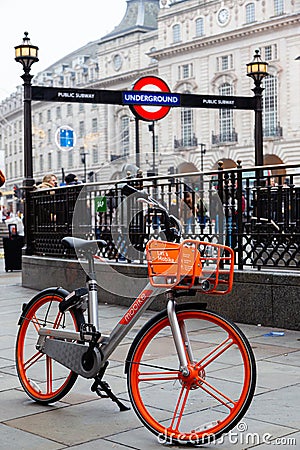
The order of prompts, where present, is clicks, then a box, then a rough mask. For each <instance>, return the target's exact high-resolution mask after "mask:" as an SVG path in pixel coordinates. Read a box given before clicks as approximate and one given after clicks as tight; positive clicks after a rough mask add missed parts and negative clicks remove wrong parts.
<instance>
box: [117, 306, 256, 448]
mask: <svg viewBox="0 0 300 450" xmlns="http://www.w3.org/2000/svg"><path fill="white" fill-rule="evenodd" d="M176 311H177V318H178V321H179V325H180V328H181V333H182V335H183V342H184V344H185V348H186V355H187V358H188V366H189V376H183V375H182V372H181V371H180V370H179V363H178V357H177V352H176V349H175V345H174V340H173V337H172V334H171V329H170V326H169V320H168V318H167V315H166V312H165V311H163V312H161V313H159V314H157V315H156V316H155V317H154V318H153V319H151V320H150V321H149V322H148V323H147V324H145V326H144V327H143V328H142V329H141V330H140V332H139V334H138V335H137V336H136V338H135V340H134V342H133V344H132V347H131V349H130V351H129V354H128V358H127V362H126V363H127V383H128V392H129V395H130V399H131V402H132V405H133V407H134V409H135V412H136V413H137V415H138V417H139V418H140V420H141V421H142V422H143V423H144V425H145V426H146V427H147V428H148V429H149V430H150V431H151V432H153V433H154V434H156V435H157V436H158V437H159V440H160V441H161V442H168V443H175V444H180V443H182V444H183V443H184V444H187V443H189V444H193V445H197V444H204V443H208V442H212V441H214V440H215V439H218V438H219V437H220V436H221V435H222V434H223V433H225V432H228V431H229V430H231V429H232V428H233V427H234V426H235V425H236V424H237V423H238V422H239V421H240V419H241V418H242V417H243V415H244V414H245V412H246V411H247V409H248V407H249V405H250V403H251V400H252V397H253V395H254V389H255V382H256V367H255V359H254V355H253V352H252V350H251V347H250V344H249V343H248V341H247V339H246V337H245V336H244V334H243V333H242V332H241V330H240V329H239V328H238V327H237V326H236V325H235V324H233V323H232V322H230V321H229V320H227V319H225V318H224V317H222V316H220V315H219V314H217V313H214V312H211V311H206V310H203V309H201V307H200V306H197V304H195V303H194V304H192V303H191V304H186V305H179V306H177V307H176ZM184 333H185V334H184Z"/></svg>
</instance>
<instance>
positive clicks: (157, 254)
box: [146, 239, 234, 294]
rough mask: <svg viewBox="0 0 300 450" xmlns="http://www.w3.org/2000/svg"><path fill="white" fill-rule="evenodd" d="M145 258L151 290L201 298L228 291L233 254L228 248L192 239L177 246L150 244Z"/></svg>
mask: <svg viewBox="0 0 300 450" xmlns="http://www.w3.org/2000/svg"><path fill="white" fill-rule="evenodd" d="M146 254H147V262H148V275H149V279H150V283H151V284H152V286H155V287H165V288H170V289H196V290H199V291H202V292H203V293H205V294H227V293H228V292H230V291H231V289H232V283H233V270H234V253H233V250H232V249H231V248H230V247H226V246H224V245H221V244H213V243H210V242H202V241H197V240H195V239H186V240H184V241H183V242H181V243H180V244H175V243H172V242H165V241H158V240H151V241H149V242H148V243H147V246H146Z"/></svg>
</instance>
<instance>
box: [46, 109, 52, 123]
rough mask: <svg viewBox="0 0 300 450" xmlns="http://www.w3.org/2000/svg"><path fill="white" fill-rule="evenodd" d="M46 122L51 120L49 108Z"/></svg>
mask: <svg viewBox="0 0 300 450" xmlns="http://www.w3.org/2000/svg"><path fill="white" fill-rule="evenodd" d="M47 122H51V109H47Z"/></svg>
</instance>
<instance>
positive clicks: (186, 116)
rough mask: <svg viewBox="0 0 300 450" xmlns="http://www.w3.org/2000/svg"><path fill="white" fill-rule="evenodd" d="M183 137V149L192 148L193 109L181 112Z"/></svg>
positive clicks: (185, 109) (183, 109)
mask: <svg viewBox="0 0 300 450" xmlns="http://www.w3.org/2000/svg"><path fill="white" fill-rule="evenodd" d="M181 136H182V145H183V147H190V146H191V145H192V142H193V110H192V109H191V108H182V110H181Z"/></svg>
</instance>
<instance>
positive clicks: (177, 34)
mask: <svg viewBox="0 0 300 450" xmlns="http://www.w3.org/2000/svg"><path fill="white" fill-rule="evenodd" d="M172 31H173V43H174V44H175V43H176V42H180V41H181V29H180V25H179V23H176V24H175V25H174V26H173V28H172Z"/></svg>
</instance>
